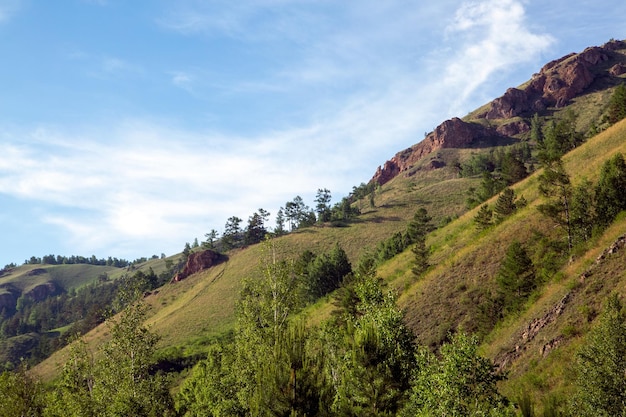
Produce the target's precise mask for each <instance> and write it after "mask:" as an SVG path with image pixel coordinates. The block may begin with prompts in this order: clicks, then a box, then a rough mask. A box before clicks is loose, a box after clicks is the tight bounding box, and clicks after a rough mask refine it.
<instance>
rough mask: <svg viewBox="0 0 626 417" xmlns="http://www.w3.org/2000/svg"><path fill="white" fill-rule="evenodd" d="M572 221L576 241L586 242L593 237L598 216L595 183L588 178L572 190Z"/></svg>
mask: <svg viewBox="0 0 626 417" xmlns="http://www.w3.org/2000/svg"><path fill="white" fill-rule="evenodd" d="M570 221H571V224H572V239H573V240H574V242H586V241H587V240H589V239H590V238H591V235H592V233H593V228H594V225H595V223H596V218H595V204H594V193H593V185H592V184H591V182H590V181H589V180H587V179H583V181H582V182H581V183H580V184H579V185H578V186H577V187H575V188H574V190H573V192H572V201H571V204H570Z"/></svg>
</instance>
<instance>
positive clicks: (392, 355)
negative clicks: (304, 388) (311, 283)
mask: <svg viewBox="0 0 626 417" xmlns="http://www.w3.org/2000/svg"><path fill="white" fill-rule="evenodd" d="M353 286H354V292H355V296H356V303H355V306H354V311H355V314H353V315H352V314H351V315H350V316H349V317H347V319H346V322H345V324H344V326H343V327H340V328H339V329H338V328H337V325H336V324H334V325H333V324H332V323H329V326H328V327H326V328H325V331H326V334H325V336H324V337H323V341H324V346H325V357H326V358H327V361H326V363H325V375H326V381H327V383H328V385H329V388H330V390H331V392H332V393H333V398H332V407H331V410H330V413H331V415H342V416H364V415H367V416H383V415H384V416H386V415H395V414H396V413H397V411H398V409H399V408H400V406H401V404H402V402H403V400H404V396H405V393H406V390H407V389H408V387H409V381H410V376H411V370H412V369H413V367H414V366H415V362H414V360H415V359H414V358H415V357H414V353H415V346H414V344H413V335H412V333H411V332H410V330H409V329H408V328H407V327H406V326H405V324H404V322H403V319H404V314H403V312H402V310H400V309H399V308H398V307H397V306H396V297H395V295H394V294H393V293H392V292H385V291H384V290H383V288H382V285H381V282H380V280H379V279H378V278H376V277H375V276H371V275H370V276H359V277H357V278H356V280H355V282H354V283H353Z"/></svg>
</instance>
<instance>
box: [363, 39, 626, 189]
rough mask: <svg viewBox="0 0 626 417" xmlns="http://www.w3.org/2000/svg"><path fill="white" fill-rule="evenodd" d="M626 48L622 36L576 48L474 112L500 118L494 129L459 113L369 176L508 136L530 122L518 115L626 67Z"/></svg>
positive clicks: (378, 177)
mask: <svg viewBox="0 0 626 417" xmlns="http://www.w3.org/2000/svg"><path fill="white" fill-rule="evenodd" d="M624 49H626V42H624V41H610V42H608V43H606V44H604V45H603V46H601V47H591V48H587V49H585V50H584V51H583V52H581V53H579V54H576V53H572V54H569V55H566V56H564V57H562V58H560V59H557V60H554V61H552V62H549V63H548V64H546V65H544V66H543V68H541V70H540V71H539V73H537V74H535V75H533V77H532V79H531V80H530V81H529V82H528V83H527V85H526V86H525V87H524V88H523V89H521V88H509V89H508V90H507V91H506V92H505V93H504V95H502V96H501V97H499V98H497V99H495V100H493V101H492V102H491V103H490V104H489V106H488V109H487V110H486V111H485V112H484V113H482V114H479V115H478V116H476V117H477V118H478V119H486V120H498V123H497V124H498V127H497V128H496V129H495V130H494V129H488V128H485V127H483V126H481V125H479V124H477V123H466V122H463V121H462V120H460V119H457V118H455V119H451V120H447V121H445V122H443V123H442V124H441V125H439V126H438V127H437V128H436V129H435V131H434V132H432V133H430V134H429V135H428V136H426V138H425V139H424V140H423V141H422V142H420V143H418V144H417V145H414V146H412V147H410V148H408V149H405V150H404V151H402V152H398V153H397V154H396V155H395V156H394V157H393V158H391V159H390V160H389V161H387V162H385V164H384V165H382V166H379V167H378V170H377V171H376V173H375V174H374V177H373V178H372V181H376V183H378V184H380V185H382V184H385V183H386V182H388V181H390V180H391V179H392V178H394V177H395V176H397V175H399V174H400V173H402V172H404V171H406V170H408V169H409V168H411V167H413V166H415V164H416V163H417V162H418V161H419V160H420V159H422V158H424V157H426V156H427V155H429V154H431V153H432V152H435V151H437V150H439V149H442V148H466V147H471V146H475V145H476V142H478V141H480V140H481V139H486V138H492V139H493V138H497V137H500V138H502V137H504V138H506V137H509V138H510V137H513V136H517V135H519V134H521V133H526V132H528V131H529V130H530V124H529V123H528V122H527V121H525V120H523V119H522V118H524V117H526V118H527V117H530V116H532V115H533V114H534V113H541V112H543V111H545V110H546V109H548V108H550V107H556V108H560V107H564V106H566V105H567V104H569V102H570V101H571V100H572V99H573V98H575V97H577V96H579V95H580V94H583V93H584V92H585V91H587V90H588V89H589V88H590V87H591V84H592V83H593V82H594V81H595V80H597V79H599V78H601V77H609V78H610V77H618V76H620V75H622V74H624V73H626V58H624V54H623V52H622V51H623V50H624ZM616 51H620V52H616ZM513 118H515V119H514V120H510V121H509V120H507V119H513ZM507 121H509V123H506V122H507ZM435 165H437V164H435ZM437 167H441V164H439V165H437V166H434V165H431V166H430V169H436V168H437Z"/></svg>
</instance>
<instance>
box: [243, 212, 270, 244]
mask: <svg viewBox="0 0 626 417" xmlns="http://www.w3.org/2000/svg"><path fill="white" fill-rule="evenodd" d="M269 216H270V213H269V212H267V211H266V210H264V209H262V208H261V209H259V210H258V211H257V212H255V213H253V214H252V216H250V217H249V218H248V226H247V227H246V230H245V232H244V237H243V243H244V244H245V245H254V244H255V243H259V242H261V241H262V240H263V239H265V236H266V235H267V229H266V228H265V223H266V222H267V221H268V219H269Z"/></svg>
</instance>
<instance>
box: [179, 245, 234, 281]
mask: <svg viewBox="0 0 626 417" xmlns="http://www.w3.org/2000/svg"><path fill="white" fill-rule="evenodd" d="M224 259H225V257H224V256H223V255H221V254H219V253H217V252H215V251H212V250H208V249H207V250H203V251H201V252H194V253H192V254H190V255H189V258H187V263H186V264H185V267H184V268H183V270H182V271H180V272H179V273H177V274H176V275H175V276H174V278H172V282H178V281H182V280H183V279H185V278H187V277H188V276H190V275H193V274H196V273H198V272H200V271H204V270H205V269H208V268H211V267H212V266H215V265H217V264H219V263H221V262H222V261H224Z"/></svg>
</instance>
